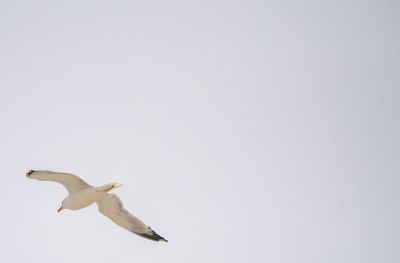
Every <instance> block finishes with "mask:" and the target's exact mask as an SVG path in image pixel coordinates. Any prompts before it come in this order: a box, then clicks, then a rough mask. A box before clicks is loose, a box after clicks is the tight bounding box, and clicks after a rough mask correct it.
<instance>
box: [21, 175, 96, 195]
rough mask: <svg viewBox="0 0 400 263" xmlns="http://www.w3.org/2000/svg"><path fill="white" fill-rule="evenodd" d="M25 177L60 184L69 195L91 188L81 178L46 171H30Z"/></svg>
mask: <svg viewBox="0 0 400 263" xmlns="http://www.w3.org/2000/svg"><path fill="white" fill-rule="evenodd" d="M26 176H27V177H28V178H30V179H36V180H39V181H53V182H57V183H60V184H62V185H63V186H64V187H65V188H67V190H68V192H69V194H71V193H74V192H79V191H81V190H83V189H85V188H88V187H91V185H89V184H88V183H87V182H86V181H85V180H83V179H82V178H80V177H78V176H76V175H73V174H68V173H57V172H52V171H47V170H40V171H33V170H30V171H29V172H28V173H27V174H26Z"/></svg>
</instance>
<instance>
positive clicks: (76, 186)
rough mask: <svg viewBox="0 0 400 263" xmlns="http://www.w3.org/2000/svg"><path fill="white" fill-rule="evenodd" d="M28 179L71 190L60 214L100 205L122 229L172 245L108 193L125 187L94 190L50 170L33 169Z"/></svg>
mask: <svg viewBox="0 0 400 263" xmlns="http://www.w3.org/2000/svg"><path fill="white" fill-rule="evenodd" d="M26 176H27V177H28V178H29V179H36V180H39V181H53V182H57V183H60V184H62V185H63V186H64V187H65V188H67V190H68V193H69V195H68V196H67V197H66V198H65V199H64V200H63V201H62V204H61V207H60V208H59V209H58V211H57V212H60V211H61V210H63V209H70V210H78V209H82V208H85V207H87V206H89V205H91V204H93V203H95V202H96V204H97V206H98V208H99V212H100V213H102V214H103V215H105V216H106V217H108V218H110V219H111V220H112V221H113V222H114V223H116V224H117V225H119V226H120V227H123V228H125V229H127V230H129V231H131V232H132V233H134V234H137V235H139V236H141V237H144V238H147V239H150V240H154V241H163V242H168V241H167V240H166V239H164V238H163V237H162V236H160V235H158V234H157V233H156V232H154V231H153V230H152V229H151V228H150V227H149V226H147V225H146V224H144V223H143V222H142V221H140V220H139V219H138V218H136V217H135V216H133V215H132V214H131V213H129V212H128V211H127V210H126V209H125V207H124V205H123V204H122V201H121V200H120V199H119V197H118V196H117V195H116V194H109V193H108V192H109V191H111V190H114V189H116V188H119V187H121V186H123V185H122V184H119V183H116V182H112V183H108V184H105V185H103V186H98V187H94V186H91V185H90V184H88V183H87V182H86V181H85V180H83V179H82V178H80V177H78V176H76V175H73V174H69V173H59V172H53V171H48V170H39V171H35V170H29V171H28V172H27V173H26Z"/></svg>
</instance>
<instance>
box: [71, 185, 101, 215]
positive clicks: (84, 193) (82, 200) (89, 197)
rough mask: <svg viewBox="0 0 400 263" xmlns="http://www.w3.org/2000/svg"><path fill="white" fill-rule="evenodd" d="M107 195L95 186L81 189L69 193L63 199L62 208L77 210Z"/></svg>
mask: <svg viewBox="0 0 400 263" xmlns="http://www.w3.org/2000/svg"><path fill="white" fill-rule="evenodd" d="M106 195H107V192H105V191H97V190H96V188H95V187H90V188H86V189H83V190H81V191H79V192H76V193H73V194H70V195H69V196H67V197H66V198H65V199H64V201H63V208H68V209H71V210H78V209H82V208H85V207H87V206H90V205H91V204H93V203H95V202H97V201H99V200H100V199H102V198H104V197H105V196H106Z"/></svg>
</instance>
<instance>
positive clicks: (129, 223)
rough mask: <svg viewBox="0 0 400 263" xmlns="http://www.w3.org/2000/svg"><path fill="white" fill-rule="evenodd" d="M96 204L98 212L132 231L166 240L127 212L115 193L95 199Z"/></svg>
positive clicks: (150, 237) (145, 236) (149, 237)
mask: <svg viewBox="0 0 400 263" xmlns="http://www.w3.org/2000/svg"><path fill="white" fill-rule="evenodd" d="M97 206H98V207H99V212H100V213H102V214H103V215H105V216H107V217H108V218H110V219H111V220H112V221H114V223H116V224H117V225H119V226H121V227H123V228H125V229H128V230H129V231H131V232H132V233H135V234H137V235H139V236H142V237H144V238H148V239H151V240H154V241H165V242H168V241H167V240H165V239H164V238H163V237H161V236H160V235H158V234H157V233H156V232H154V231H153V230H152V229H151V228H150V227H149V226H147V225H146V224H144V223H143V222H142V221H140V220H139V219H138V218H136V217H135V216H133V215H132V214H131V213H129V212H128V211H127V210H126V209H125V207H124V205H123V204H122V201H121V200H120V199H119V197H118V196H117V195H116V194H107V195H106V196H105V197H104V198H102V199H100V201H97Z"/></svg>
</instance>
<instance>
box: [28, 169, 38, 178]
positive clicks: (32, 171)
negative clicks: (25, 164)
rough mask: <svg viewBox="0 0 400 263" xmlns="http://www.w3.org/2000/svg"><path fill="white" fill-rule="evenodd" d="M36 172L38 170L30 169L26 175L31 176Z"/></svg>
mask: <svg viewBox="0 0 400 263" xmlns="http://www.w3.org/2000/svg"><path fill="white" fill-rule="evenodd" d="M34 172H36V171H35V170H29V171H28V172H27V173H26V177H29V176H31V174H33V173H34Z"/></svg>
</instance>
